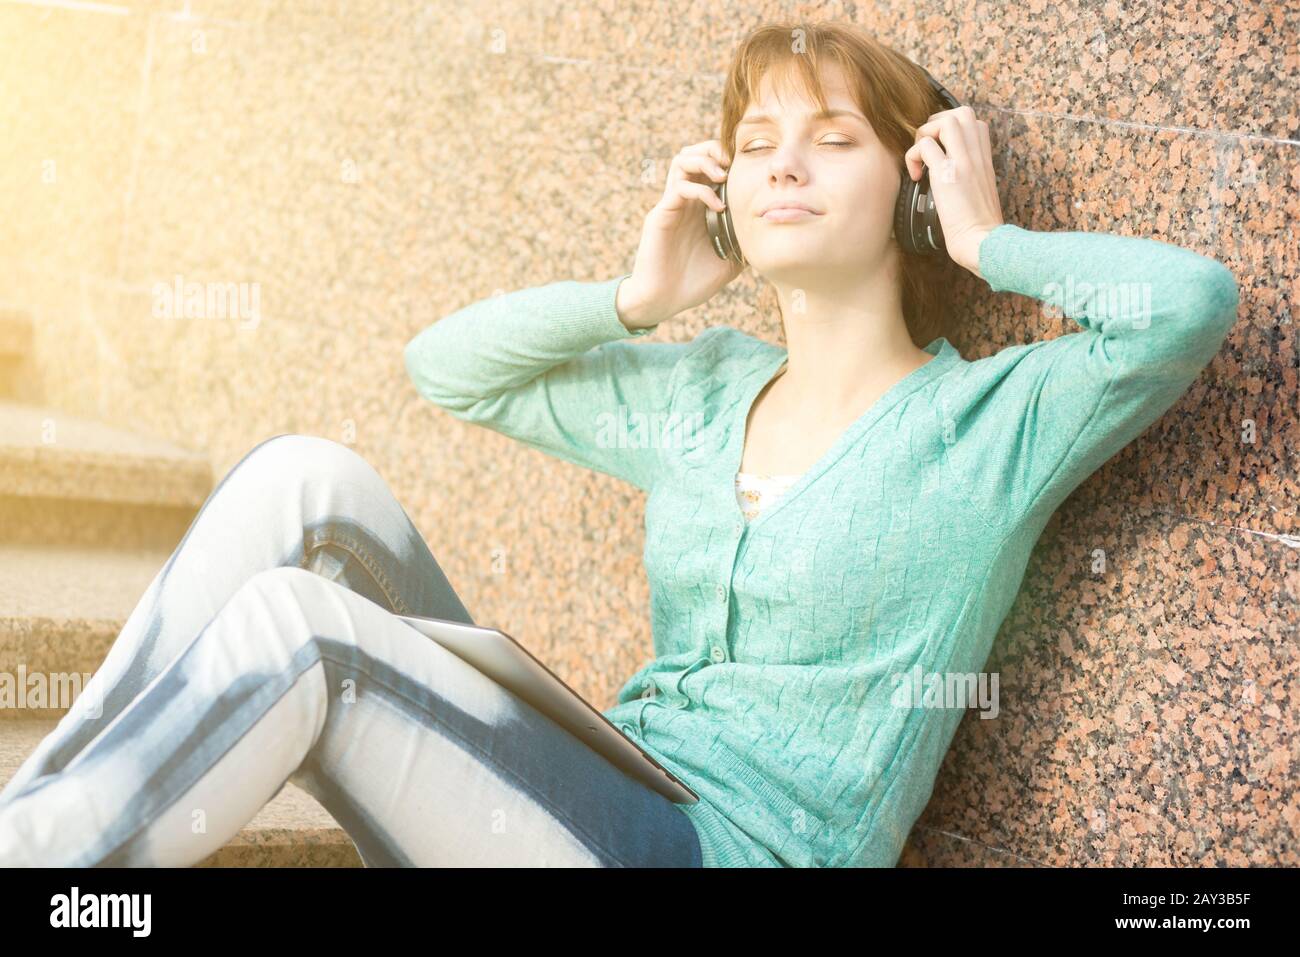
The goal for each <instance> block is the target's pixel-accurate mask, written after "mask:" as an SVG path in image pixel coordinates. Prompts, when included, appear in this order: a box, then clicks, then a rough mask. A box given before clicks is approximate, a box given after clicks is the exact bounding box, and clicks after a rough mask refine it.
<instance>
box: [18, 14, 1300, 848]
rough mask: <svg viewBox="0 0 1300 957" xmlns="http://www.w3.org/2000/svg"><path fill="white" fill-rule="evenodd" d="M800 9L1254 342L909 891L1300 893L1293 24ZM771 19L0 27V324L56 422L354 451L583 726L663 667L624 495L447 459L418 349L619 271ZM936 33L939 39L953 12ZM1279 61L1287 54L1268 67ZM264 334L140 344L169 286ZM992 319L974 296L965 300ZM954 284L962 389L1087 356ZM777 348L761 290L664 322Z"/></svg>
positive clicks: (456, 441)
mask: <svg viewBox="0 0 1300 957" xmlns="http://www.w3.org/2000/svg"><path fill="white" fill-rule="evenodd" d="M1234 8H1235V10H1236V12H1232V13H1230V12H1228V9H1229V8H1228V7H1227V6H1226V5H1224V6H1222V7H1221V6H1219V5H1216V4H1211V3H1201V4H1197V3H1187V4H1181V5H1179V4H1173V5H1169V4H1163V5H1162V4H1156V3H1154V2H1149V3H1118V2H1110V3H1082V4H1080V3H1049V2H1043V0H1037V2H1030V3H1028V4H1025V5H1016V6H1011V5H1003V4H997V3H989V2H977V3H974V4H971V5H967V6H963V7H961V8H954V7H953V6H952V5H951V4H947V3H936V2H931V0H921V2H919V3H918V2H911V3H902V2H898V0H890V2H882V3H876V4H852V3H821V4H803V5H799V7H798V12H800V13H803V14H805V15H810V16H815V17H830V18H840V19H849V20H854V21H857V22H860V23H863V24H865V25H867V26H869V27H871V28H873V29H875V30H876V31H877V32H878V33H879V35H880V36H881V37H882V38H883V39H885V40H886V42H889V43H891V44H892V45H894V46H895V47H896V48H898V49H899V50H900V51H902V52H904V53H907V54H908V55H911V56H913V57H915V58H916V59H917V60H918V61H919V62H921V63H922V64H923V65H925V66H926V67H927V68H928V69H929V70H931V72H933V73H934V74H935V75H936V76H937V77H939V78H940V79H942V80H943V81H944V83H945V84H946V85H948V86H949V88H950V89H952V90H953V91H954V93H956V94H957V95H958V97H959V98H961V99H963V100H964V101H966V102H969V103H970V104H971V105H972V106H974V107H975V109H976V111H977V113H978V114H979V115H980V116H981V117H982V118H984V119H987V120H988V121H989V123H990V125H991V128H992V130H991V132H992V134H993V145H994V152H995V159H996V164H997V169H998V173H999V182H1000V184H1001V191H1002V196H1003V208H1004V212H1005V215H1006V218H1007V221H1009V222H1013V223H1016V224H1018V225H1021V226H1024V227H1026V228H1030V229H1041V230H1059V229H1081V230H1104V231H1113V232H1120V233H1125V234H1131V235H1139V236H1148V237H1152V238H1157V239H1163V240H1166V241H1169V242H1174V243H1178V244H1180V245H1184V246H1187V247H1189V248H1192V249H1194V250H1196V251H1199V252H1203V253H1206V254H1209V255H1212V256H1215V257H1216V258H1219V259H1222V260H1223V261H1224V262H1225V263H1227V264H1228V265H1229V266H1230V267H1231V268H1232V269H1233V271H1234V272H1235V274H1236V276H1237V278H1238V281H1239V284H1240V286H1241V309H1242V313H1243V314H1242V318H1241V319H1240V321H1239V322H1238V324H1237V326H1236V327H1235V329H1234V330H1233V332H1232V334H1231V337H1230V339H1229V341H1228V342H1227V343H1226V344H1225V346H1224V348H1223V350H1222V352H1221V353H1220V355H1219V356H1218V357H1217V358H1216V359H1215V360H1214V362H1213V364H1212V365H1211V366H1210V368H1209V369H1208V370H1207V371H1206V372H1205V373H1204V374H1203V375H1202V376H1201V378H1200V379H1198V381H1197V382H1196V384H1195V385H1194V386H1193V387H1192V389H1191V390H1190V392H1189V393H1188V394H1187V395H1186V396H1185V397H1184V399H1183V400H1182V401H1180V402H1179V404H1178V405H1177V406H1175V407H1174V409H1172V410H1171V411H1170V412H1169V413H1168V414H1167V415H1165V416H1164V417H1163V418H1162V419H1161V420H1160V421H1159V422H1158V423H1156V425H1154V426H1153V427H1152V428H1151V429H1150V430H1149V431H1148V432H1147V433H1145V434H1144V435H1143V436H1142V437H1140V438H1139V439H1138V440H1137V441H1136V442H1134V443H1133V444H1132V445H1130V446H1129V447H1128V448H1126V449H1125V450H1124V451H1123V452H1122V453H1120V454H1119V455H1117V456H1116V457H1115V458H1114V459H1113V460H1112V461H1111V462H1110V463H1108V464H1107V465H1106V466H1105V467H1104V468H1103V469H1102V470H1101V471H1100V472H1098V473H1097V474H1096V475H1095V476H1093V477H1092V478H1091V479H1090V480H1089V481H1088V482H1086V483H1085V484H1084V485H1083V486H1082V487H1081V488H1080V489H1079V490H1078V491H1077V492H1076V493H1075V495H1074V496H1072V497H1071V499H1070V500H1069V501H1068V502H1067V503H1066V504H1065V505H1064V506H1063V507H1062V509H1061V510H1060V511H1059V512H1058V513H1057V515H1056V516H1055V517H1054V518H1053V519H1052V521H1051V523H1049V525H1048V527H1047V529H1046V530H1045V531H1044V534H1043V536H1042V539H1041V540H1040V542H1039V545H1038V547H1037V549H1036V551H1035V554H1034V557H1033V560H1032V561H1031V564H1030V567H1029V569H1028V571H1027V573H1026V578H1025V584H1024V587H1023V590H1022V593H1021V595H1020V597H1019V599H1018V600H1017V602H1016V604H1015V606H1014V607H1013V609H1012V612H1011V614H1010V616H1009V618H1008V620H1007V622H1006V623H1005V625H1004V626H1003V630H1002V633H1001V635H1000V636H999V638H998V641H997V643H996V644H995V647H994V652H993V657H992V659H991V661H990V662H989V665H988V669H989V670H990V671H997V672H999V673H1000V680H1001V689H1002V692H1001V700H1002V704H1001V713H1000V716H999V717H998V718H997V719H996V720H992V721H984V720H980V719H979V717H978V715H977V714H970V715H967V718H966V721H965V722H964V724H963V725H962V727H961V728H960V729H959V731H958V735H957V738H956V741H955V743H954V746H953V749H952V752H951V753H950V755H949V756H948V759H947V761H946V763H945V765H944V768H943V771H942V773H941V775H940V778H939V780H938V782H937V784H936V788H935V793H934V797H933V799H932V801H931V804H930V806H929V808H928V809H927V810H926V812H925V814H924V815H923V817H922V819H921V820H920V822H918V826H917V828H916V829H915V830H914V832H913V835H912V839H911V841H910V843H909V847H908V849H907V851H906V852H905V855H904V859H903V863H904V864H907V865H943V864H967V863H970V864H979V865H1014V866H1019V865H1035V864H1042V865H1059V864H1087V865H1165V864H1172V865H1221V864H1230V865H1239V864H1256V865H1269V864H1287V865H1291V866H1295V865H1297V864H1300V850H1297V848H1298V844H1297V840H1296V838H1297V834H1298V833H1300V797H1298V794H1297V787H1296V782H1297V778H1300V773H1298V771H1300V745H1298V744H1297V741H1298V740H1300V739H1298V738H1297V735H1296V733H1295V732H1296V723H1297V712H1298V711H1300V707H1298V706H1300V682H1298V681H1297V671H1298V664H1297V655H1296V646H1297V637H1298V635H1297V631H1298V628H1297V625H1298V618H1300V615H1298V613H1297V594H1298V593H1300V548H1297V547H1296V546H1297V544H1298V543H1300V540H1297V538H1296V536H1297V535H1300V529H1298V528H1297V520H1296V501H1297V492H1298V491H1300V489H1298V488H1297V472H1296V444H1297V443H1296V440H1297V416H1296V411H1297V345H1296V337H1295V325H1294V320H1293V309H1294V303H1295V300H1296V295H1297V292H1300V281H1298V277H1300V253H1298V251H1297V242H1296V238H1295V237H1296V230H1295V223H1296V221H1297V219H1300V201H1298V200H1297V187H1298V186H1300V165H1298V164H1297V145H1300V121H1298V118H1297V105H1296V104H1297V101H1298V99H1300V98H1297V96H1296V89H1297V71H1298V70H1300V57H1297V55H1296V50H1295V46H1294V37H1295V36H1296V33H1297V26H1298V25H1300V24H1298V22H1297V21H1300V8H1298V7H1297V6H1296V4H1295V3H1285V4H1266V5H1259V6H1258V7H1253V6H1252V5H1235V7H1234ZM787 12H788V10H787V9H786V8H785V7H784V5H779V4H755V3H726V2H721V3H709V4H698V3H687V2H680V0H675V2H668V3H663V2H656V3H654V4H648V3H647V4H645V5H644V6H643V7H641V8H640V10H639V11H638V9H637V7H636V5H634V4H632V5H630V4H627V3H614V2H610V0H598V2H579V3H556V2H505V0H488V2H476V3H473V4H464V3H418V2H384V3H377V2H348V3H345V2H341V0H338V2H332V3H326V2H313V3H311V4H306V3H297V2H294V3H277V2H271V0H266V2H257V0H245V2H238V0H192V2H185V0H174V2H160V0H139V2H136V0H124V2H123V3H122V4H121V5H119V6H115V5H113V4H111V3H105V4H103V5H102V6H101V7H97V8H95V10H93V11H92V10H68V9H59V8H50V7H41V6H39V5H26V4H13V3H0V50H3V55H2V56H0V129H2V130H4V135H3V137H0V262H3V263H4V267H5V268H4V270H3V273H0V300H3V301H4V302H6V303H9V304H12V305H17V306H22V307H26V308H30V309H31V310H33V312H34V314H35V316H36V317H37V320H38V324H37V329H36V341H35V348H36V350H37V358H38V360H39V369H40V371H41V375H42V379H43V385H44V389H45V394H46V397H47V399H48V402H49V404H50V405H51V406H54V407H57V408H62V409H66V410H68V411H71V412H76V413H80V414H87V415H92V416H96V417H98V418H100V419H102V420H104V421H106V422H109V423H112V424H114V425H118V426H122V427H127V428H131V429H133V430H137V431H140V432H143V433H146V434H150V435H156V436H159V437H163V438H167V439H170V440H173V441H176V442H179V443H181V444H184V445H187V446H189V447H191V448H195V449H201V450H204V451H206V452H207V453H208V454H210V456H211V461H212V464H213V468H214V474H215V475H217V476H220V475H222V474H224V472H225V471H226V470H227V469H228V468H229V467H230V466H232V465H233V464H234V463H235V462H236V461H238V459H239V458H240V457H241V456H242V455H243V454H244V453H245V452H246V451H247V450H248V449H249V448H250V447H251V446H252V445H253V444H255V443H256V442H258V441H260V440H261V439H263V438H266V437H268V436H270V435H273V434H276V433H279V432H302V433H309V434H315V435H322V436H326V437H329V438H332V439H335V440H336V441H339V442H343V443H345V444H347V445H350V446H351V447H353V448H355V449H356V450H357V451H358V452H360V453H361V454H362V455H364V456H365V457H366V458H367V459H368V460H369V461H371V462H372V463H373V464H374V465H375V467H376V468H377V469H378V470H379V471H380V473H381V474H382V475H384V476H385V478H386V479H387V480H388V481H389V482H390V484H391V486H392V489H393V491H394V493H395V494H396V495H397V497H398V499H399V500H400V501H401V502H402V503H403V505H404V506H405V507H406V509H407V511H408V513H409V514H410V515H411V516H412V518H413V519H414V520H415V521H416V523H417V525H418V526H419V527H420V529H421V530H422V531H423V532H424V533H425V537H426V538H427V540H428V542H429V544H430V547H431V548H432V550H433V552H434V554H435V555H436V556H437V557H438V559H439V561H440V562H441V564H442V565H443V568H444V569H445V571H446V572H447V574H448V576H449V578H450V580H451V581H452V583H453V584H454V585H455V586H456V588H457V590H458V592H459V593H460V595H461V597H462V599H463V600H464V602H465V604H466V606H467V607H468V608H469V609H470V612H471V614H473V616H474V617H475V619H476V620H478V621H481V622H485V623H490V624H493V625H495V626H498V627H501V628H503V629H505V630H507V631H509V632H511V633H513V634H515V635H516V636H518V637H520V638H521V639H522V640H524V641H525V642H526V643H527V644H528V645H529V646H530V647H532V648H533V649H534V650H535V653H537V654H538V655H539V656H541V657H542V658H543V659H544V660H546V661H547V662H548V663H549V664H550V665H551V666H552V667H553V668H554V669H555V670H556V671H558V672H559V673H560V674H561V675H562V676H563V677H564V678H565V679H566V680H568V681H570V682H571V683H572V684H573V685H575V686H576V687H577V688H578V689H579V690H580V691H582V692H583V693H585V694H586V695H588V696H589V697H590V698H591V699H592V700H594V701H596V702H600V703H601V705H602V706H604V705H606V704H609V703H612V701H613V699H614V695H615V692H616V690H617V688H618V687H619V686H620V685H621V683H622V682H623V680H624V679H625V678H626V676H627V675H629V674H631V673H632V672H633V671H634V670H635V669H636V668H637V667H638V666H639V665H640V664H641V663H642V662H643V661H644V660H645V658H646V657H647V656H648V655H649V654H650V633H649V624H648V616H647V601H648V595H647V587H646V583H645V580H644V573H643V569H642V566H641V550H642V545H643V529H642V507H643V495H642V494H641V493H639V492H638V491H637V490H635V489H633V488H632V487H630V486H624V485H622V484H620V483H619V482H618V481H617V480H615V479H612V478H609V477H606V476H602V475H598V474H595V473H584V472H583V471H582V470H580V469H577V468H575V467H573V466H569V465H567V464H565V463H561V462H558V461H555V460H551V459H548V458H546V457H544V456H543V455H541V454H539V453H535V452H532V451H529V450H526V449H523V448H522V447H517V446H516V445H515V444H514V443H511V442H510V441H509V440H508V439H506V438H504V437H502V436H498V435H495V434H493V433H489V432H487V431H485V430H478V429H474V428H472V427H470V426H466V425H462V424H460V423H458V422H456V421H455V420H453V419H452V418H451V417H450V416H448V415H447V414H445V413H443V412H441V411H439V410H437V409H435V408H433V407H432V406H430V405H429V404H428V403H427V402H425V401H423V400H422V399H421V398H420V397H419V396H418V395H417V394H416V393H415V391H414V389H413V387H412V386H411V384H410V382H409V381H408V379H407V377H406V374H405V370H404V367H403V361H402V347H403V345H404V344H405V343H406V342H407V341H408V340H409V339H410V338H411V337H412V336H413V335H414V334H415V333H416V332H417V331H419V330H420V329H421V328H423V327H424V326H426V325H427V324H428V323H430V322H433V321H435V320H436V319H437V318H439V317H440V316H442V315H445V314H446V313H448V312H450V311H451V310H453V309H455V308H459V307H460V306H463V305H465V304H467V303H469V302H471V301H473V300H476V299H478V298H482V297H484V296H487V295H490V294H492V293H493V292H494V291H498V290H502V291H504V290H509V289H515V288H520V287H523V286H530V285H537V284H541V283H544V282H549V281H553V280H556V279H567V278H574V279H603V278H608V277H611V276H614V275H618V274H620V273H621V272H623V271H625V270H627V269H630V268H631V263H632V256H633V253H634V251H635V247H636V242H637V239H638V237H639V234H640V225H641V220H642V218H643V216H644V215H645V212H646V211H647V210H648V209H649V208H650V206H651V205H653V203H654V202H655V200H656V199H657V197H658V195H659V194H660V193H661V192H662V186H663V180H664V177H665V176H666V173H667V166H668V162H669V161H670V159H671V157H672V156H673V154H675V153H676V152H677V151H678V150H679V149H680V148H681V147H682V146H684V145H686V144H688V143H691V142H695V141H698V140H701V139H707V138H709V137H711V136H715V135H717V125H718V123H719V114H718V111H719V103H720V92H721V83H722V70H723V69H724V68H725V66H726V63H727V61H728V58H729V56H730V52H731V49H732V47H733V46H734V43H735V42H736V40H737V39H738V38H739V37H740V36H742V35H743V34H744V33H745V32H746V31H748V30H749V29H750V28H752V27H753V26H755V25H757V24H758V23H760V22H761V21H763V20H764V19H766V18H767V17H769V16H777V15H782V14H784V13H787ZM954 14H955V15H954ZM1288 38H1289V39H1288ZM178 276H179V277H181V278H182V280H183V281H199V282H205V283H207V282H211V283H235V284H247V285H246V286H244V288H245V290H247V291H248V292H249V293H251V292H252V291H253V290H254V289H256V291H257V296H258V298H257V299H256V300H252V299H249V300H247V304H248V305H249V306H252V305H253V304H254V303H255V304H256V306H257V308H256V310H252V309H250V310H249V311H248V312H246V313H243V314H238V313H234V314H227V315H225V316H218V317H211V318H205V319H197V318H188V319H186V318H174V317H169V316H168V315H166V314H163V315H159V314H158V311H157V310H156V309H155V308H154V307H155V305H156V303H155V295H154V290H155V284H157V283H160V282H161V283H173V282H175V281H176V277H178ZM968 278H971V279H972V280H973V277H968ZM980 285H981V284H978V283H976V282H974V281H971V282H966V283H964V284H962V285H961V286H960V288H959V294H960V296H961V299H962V303H963V306H964V311H963V317H964V318H963V319H962V321H961V323H960V324H959V325H958V326H957V327H956V328H954V329H953V330H952V334H951V336H950V339H951V340H952V341H953V342H954V344H956V345H957V346H958V348H959V349H960V350H961V351H962V353H963V355H964V356H965V357H966V358H968V359H975V358H978V357H981V356H984V355H988V354H991V353H993V352H995V351H997V350H998V349H1000V348H1002V347H1005V346H1007V345H1012V344H1016V343H1020V342H1026V341H1030V340H1032V339H1035V338H1041V337H1044V336H1049V335H1056V334H1059V333H1062V332H1067V331H1072V330H1071V328H1070V327H1069V320H1065V319H1059V320H1052V319H1047V318H1044V317H1043V315H1042V314H1041V312H1040V311H1039V310H1038V309H1036V308H1035V305H1036V304H1035V303H1032V302H1030V301H1028V300H1025V299H1023V298H1020V297H1010V296H995V295H993V294H991V293H990V292H988V290H987V288H986V287H985V288H980ZM717 323H727V324H731V325H735V326H738V327H740V328H743V329H745V330H746V331H749V332H751V333H753V334H755V335H760V336H765V337H768V338H770V339H773V340H776V341H779V336H780V327H779V323H778V321H777V318H776V315H775V311H774V309H772V308H771V304H770V301H769V300H767V298H766V297H765V296H764V295H762V294H760V290H759V288H758V285H757V284H756V282H755V281H754V279H753V277H752V276H748V275H747V276H744V277H742V278H741V279H740V280H738V281H737V282H736V283H734V284H733V285H732V286H730V287H728V289H727V290H725V291H724V292H723V293H722V294H720V295H719V296H718V297H717V298H716V299H715V300H714V301H713V302H711V303H710V304H708V306H707V307H705V308H701V309H697V310H694V311H693V312H691V313H688V314H686V315H684V316H682V317H679V318H678V319H677V320H675V321H673V322H671V323H667V324H665V325H664V326H663V327H661V329H660V330H659V331H657V332H656V333H655V338H657V339H658V340H660V341H684V340H688V339H690V338H692V337H693V336H694V335H696V334H697V333H698V332H699V331H700V330H702V329H703V328H705V327H707V326H709V325H713V324H717Z"/></svg>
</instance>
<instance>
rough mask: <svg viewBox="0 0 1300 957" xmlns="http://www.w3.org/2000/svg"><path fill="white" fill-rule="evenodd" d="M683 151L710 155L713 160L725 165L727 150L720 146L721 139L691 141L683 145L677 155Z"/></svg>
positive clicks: (691, 153)
mask: <svg viewBox="0 0 1300 957" xmlns="http://www.w3.org/2000/svg"><path fill="white" fill-rule="evenodd" d="M683 153H685V154H690V155H697V154H702V155H705V156H711V157H713V159H714V160H716V161H717V162H719V163H722V164H723V165H726V163H727V162H728V159H727V151H726V150H725V149H723V148H722V141H721V140H704V141H703V142H700V143H692V144H691V145H690V146H687V147H684V148H683V149H682V151H681V153H678V154H677V155H678V156H681V155H682V154H683Z"/></svg>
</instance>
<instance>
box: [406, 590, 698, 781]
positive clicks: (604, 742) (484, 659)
mask: <svg viewBox="0 0 1300 957" xmlns="http://www.w3.org/2000/svg"><path fill="white" fill-rule="evenodd" d="M397 617H398V618H400V619H402V621H404V622H406V623H407V624H409V625H411V626H412V627H413V628H415V629H416V630H417V631H419V632H420V633H421V634H424V635H427V636H428V637H430V638H432V639H433V640H434V641H436V642H437V643H438V644H440V645H442V646H443V647H444V648H446V649H447V650H448V651H450V652H451V653H452V654H454V655H456V657H458V658H461V659H463V660H464V661H466V662H468V663H469V664H471V665H473V666H474V667H475V668H477V669H478V670H479V671H481V672H482V673H483V674H485V675H487V676H488V677H489V678H491V679H492V680H493V681H495V682H496V683H497V684H499V685H501V686H502V687H503V688H506V689H507V690H509V691H511V692H513V693H514V694H516V695H518V696H519V697H520V698H522V699H523V700H524V701H527V702H528V703H529V704H530V705H532V706H533V707H534V708H536V709H537V710H538V711H540V712H541V713H542V714H544V715H546V716H547V717H548V718H550V719H551V720H552V721H554V722H555V723H556V724H558V725H560V727H562V728H564V729H565V730H566V731H568V732H569V733H570V734H572V735H573V736H574V737H576V738H577V739H578V740H579V741H581V742H582V743H583V744H585V745H587V747H589V748H591V749H592V750H593V751H595V752H596V753H597V754H600V755H602V756H603V757H604V758H605V759H606V760H608V761H609V762H610V763H611V764H613V765H614V766H615V767H617V768H619V769H621V770H623V771H625V772H627V773H628V774H629V775H631V776H632V777H633V778H635V779H636V780H638V781H640V782H642V783H643V784H645V785H646V786H648V787H650V788H652V789H653V790H655V791H657V792H658V793H660V794H662V795H663V796H664V797H666V798H668V800H670V801H672V802H673V803H675V804H694V803H695V802H696V801H698V800H699V799H700V797H699V795H698V794H696V793H695V792H694V791H692V790H691V789H690V788H689V787H687V786H686V784H685V782H683V781H682V780H681V779H680V778H678V777H677V776H676V775H675V774H673V773H672V772H671V771H669V770H668V769H667V768H665V767H664V766H663V765H662V764H660V763H659V762H658V761H656V760H655V759H654V758H653V757H652V756H651V755H649V754H648V753H646V752H645V751H644V750H643V749H642V748H641V746H640V745H639V744H637V743H636V742H635V741H633V740H632V739H631V738H629V737H628V736H627V735H625V734H624V733H623V732H622V731H620V730H619V729H618V728H617V727H615V726H614V725H613V724H612V723H611V722H610V720H609V719H608V718H606V717H605V716H604V715H603V714H601V713H600V712H599V711H597V710H596V709H595V708H593V707H592V706H591V705H590V704H588V703H587V701H586V700H585V699H584V698H583V697H582V695H580V694H578V693H577V692H576V691H574V690H573V689H572V688H570V687H569V686H568V685H566V684H565V683H564V682H563V681H561V680H560V678H559V677H558V676H557V675H556V674H555V673H554V672H552V671H551V670H550V669H549V668H547V667H546V665H544V664H542V663H541V662H540V661H538V660H537V659H536V658H534V657H533V656H532V655H531V654H529V652H528V649H527V648H525V647H524V646H523V645H521V644H520V643H519V642H517V641H515V640H514V639H513V638H511V637H510V636H509V635H507V634H506V633H505V632H503V631H499V630H498V629H496V628H485V627H483V626H482V625H467V624H465V623H464V622H460V621H448V620H446V619H443V618H424V617H421V616H418V615H398V616H397Z"/></svg>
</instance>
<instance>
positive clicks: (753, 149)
mask: <svg viewBox="0 0 1300 957" xmlns="http://www.w3.org/2000/svg"><path fill="white" fill-rule="evenodd" d="M818 145H819V146H853V145H854V144H853V143H846V142H843V141H841V140H826V141H825V142H824V143H819V144H818ZM771 148H772V147H770V146H751V147H750V148H749V149H745V150H741V152H742V153H757V152H758V151H759V150H770V149H771Z"/></svg>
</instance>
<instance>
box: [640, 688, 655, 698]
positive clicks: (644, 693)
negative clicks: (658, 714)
mask: <svg viewBox="0 0 1300 957" xmlns="http://www.w3.org/2000/svg"><path fill="white" fill-rule="evenodd" d="M657 690H658V689H657V688H656V687H655V686H654V685H650V686H649V687H648V688H646V689H645V690H644V691H642V692H641V697H643V698H653V697H654V696H655V692H656V691H657Z"/></svg>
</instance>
